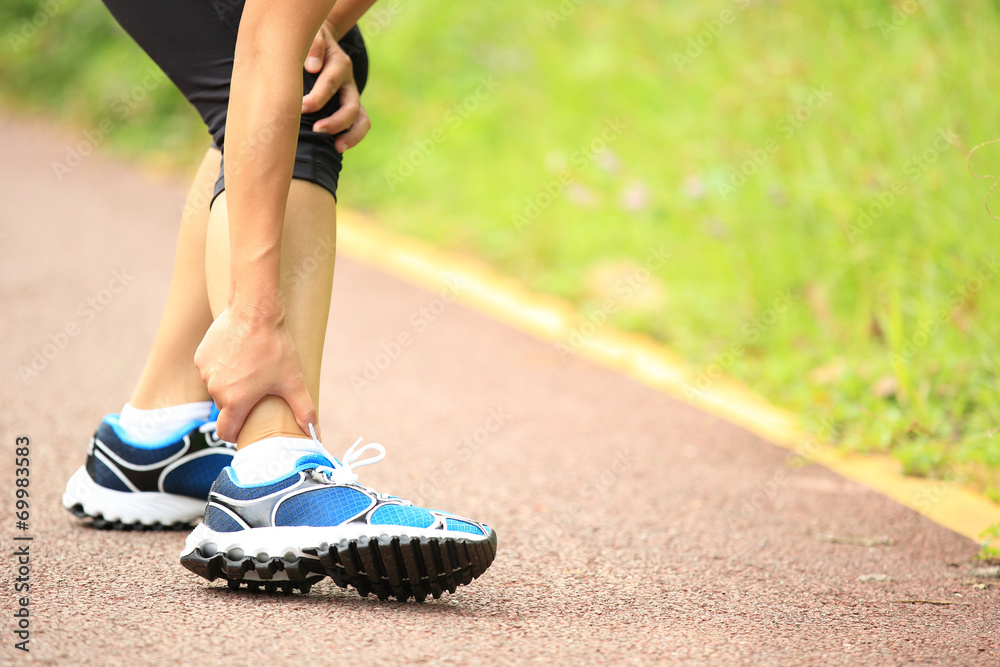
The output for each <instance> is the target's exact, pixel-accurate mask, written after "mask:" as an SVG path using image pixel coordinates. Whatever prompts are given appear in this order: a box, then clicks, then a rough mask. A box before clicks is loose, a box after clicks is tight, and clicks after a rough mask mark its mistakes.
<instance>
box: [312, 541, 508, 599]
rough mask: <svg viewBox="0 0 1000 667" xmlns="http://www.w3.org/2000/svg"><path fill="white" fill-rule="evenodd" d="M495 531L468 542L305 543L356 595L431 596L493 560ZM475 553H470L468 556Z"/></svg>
mask: <svg viewBox="0 0 1000 667" xmlns="http://www.w3.org/2000/svg"><path fill="white" fill-rule="evenodd" d="M495 545H496V533H491V534H490V537H489V539H487V540H480V541H477V542H473V541H471V540H465V539H455V538H444V539H441V538H411V539H409V540H403V539H401V538H397V537H394V538H391V539H388V540H386V539H382V540H379V539H376V538H366V539H363V540H348V541H345V542H342V543H340V544H338V545H333V546H331V545H321V546H320V547H319V548H317V549H306V550H305V553H307V554H309V555H312V556H315V557H316V558H317V559H318V561H319V563H320V565H322V567H323V569H324V571H325V572H326V574H327V575H328V576H329V577H330V578H331V579H333V580H334V583H336V584H337V585H338V586H340V587H341V588H347V587H348V586H353V587H354V588H355V589H356V590H357V591H358V593H360V594H361V595H362V596H368V595H369V594H370V593H374V594H375V595H376V596H377V597H378V598H379V599H381V600H386V599H389V598H396V599H397V600H400V601H404V600H408V599H410V598H413V599H415V600H417V601H421V602H422V601H423V600H425V599H426V598H427V596H428V595H430V596H432V597H433V598H435V599H437V598H440V597H441V595H443V594H444V592H445V591H448V592H449V593H454V592H455V590H456V589H457V588H458V586H459V585H464V584H468V583H470V582H472V580H473V579H476V578H477V577H479V575H481V574H482V573H483V572H485V571H486V569H487V568H488V567H489V566H490V565H491V564H492V563H493V559H494V557H495V555H496V546H495ZM473 554H475V556H473Z"/></svg>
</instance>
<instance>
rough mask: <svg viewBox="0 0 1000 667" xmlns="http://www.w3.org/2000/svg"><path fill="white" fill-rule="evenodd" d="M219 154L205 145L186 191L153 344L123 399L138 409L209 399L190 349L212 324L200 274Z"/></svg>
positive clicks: (196, 345)
mask: <svg viewBox="0 0 1000 667" xmlns="http://www.w3.org/2000/svg"><path fill="white" fill-rule="evenodd" d="M220 160H221V154H220V153H219V151H218V150H216V149H215V148H210V149H209V150H208V152H207V153H206V154H205V157H204V159H203V160H202V162H201V166H200V167H199V168H198V172H197V174H196V175H195V179H194V183H193V184H192V185H191V189H190V191H189V192H188V196H187V202H186V203H185V205H184V213H183V215H182V216H181V229H180V234H179V236H178V239H177V255H176V257H175V259H174V273H173V277H172V278H171V281H170V292H169V293H168V295H167V304H166V306H165V307H164V310H163V316H162V318H161V319H160V327H159V329H158V330H157V332H156V339H155V341H154V342H153V349H152V350H151V351H150V353H149V358H148V359H147V361H146V366H145V368H144V369H143V371H142V375H141V376H140V378H139V384H138V385H136V388H135V391H133V392H132V397H131V398H130V399H129V403H130V404H131V405H132V406H133V407H135V408H139V409H142V410H153V409H158V408H165V407H169V406H174V405H181V404H184V403H193V402H196V401H207V400H210V397H209V395H208V391H207V390H206V389H205V385H204V384H203V383H202V381H201V375H200V374H199V373H198V369H197V368H196V367H195V365H194V351H195V350H196V349H197V348H198V344H199V343H201V339H202V338H203V337H204V336H205V331H207V330H208V327H209V326H210V325H211V324H212V310H211V308H210V307H209V301H208V287H207V284H206V280H205V236H206V233H207V230H208V219H209V202H210V201H211V199H212V189H213V188H214V187H215V181H216V179H217V178H218V176H219V162H220Z"/></svg>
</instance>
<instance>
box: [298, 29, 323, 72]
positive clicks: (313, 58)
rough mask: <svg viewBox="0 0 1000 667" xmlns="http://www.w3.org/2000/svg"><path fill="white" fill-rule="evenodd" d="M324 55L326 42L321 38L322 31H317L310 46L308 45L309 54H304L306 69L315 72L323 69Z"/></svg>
mask: <svg viewBox="0 0 1000 667" xmlns="http://www.w3.org/2000/svg"><path fill="white" fill-rule="evenodd" d="M300 53H301V52H300ZM325 55H326V43H325V41H324V40H323V33H322V32H318V33H316V36H315V37H313V43H312V46H310V47H309V55H307V56H306V71H307V72H311V73H313V74H315V73H316V72H318V71H320V70H321V69H323V56H325Z"/></svg>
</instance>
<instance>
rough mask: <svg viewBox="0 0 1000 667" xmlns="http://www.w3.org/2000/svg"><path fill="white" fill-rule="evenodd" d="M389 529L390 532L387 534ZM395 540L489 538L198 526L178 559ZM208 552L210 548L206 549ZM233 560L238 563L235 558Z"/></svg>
mask: <svg viewBox="0 0 1000 667" xmlns="http://www.w3.org/2000/svg"><path fill="white" fill-rule="evenodd" d="M387 528H392V529H393V530H392V532H391V533H389V532H386V529H387ZM394 537H398V538H400V540H403V541H406V540H408V539H410V538H414V537H433V538H439V539H440V538H451V539H460V540H469V541H480V540H486V539H488V536H486V535H483V536H481V537H480V536H477V535H472V534H471V533H465V532H462V531H455V530H442V529H440V528H438V529H434V528H411V527H409V526H370V525H367V524H359V523H349V524H346V525H343V526H321V527H316V526H272V527H267V528H249V529H246V530H238V531H234V532H231V533H222V532H216V531H214V530H212V529H211V528H209V527H208V526H206V525H205V524H199V525H198V526H195V529H194V530H193V531H191V534H190V535H188V537H187V540H185V541H184V551H182V552H181V558H183V557H184V556H187V555H188V554H190V553H192V552H193V551H194V550H195V549H198V548H200V547H203V546H206V545H214V547H215V549H214V551H216V552H221V553H228V552H229V551H231V550H233V549H239V550H241V551H242V552H243V554H244V556H250V557H257V558H259V559H260V560H267V559H268V558H281V557H284V556H286V555H291V556H294V557H296V558H315V556H310V555H308V554H305V553H303V549H315V548H317V547H319V545H321V544H323V543H324V542H325V543H327V544H329V545H331V546H335V545H337V544H339V543H341V542H346V541H348V540H362V541H363V540H364V539H371V538H375V539H378V540H380V541H386V542H388V541H389V540H391V539H392V538H394ZM209 551H211V549H210V550H209ZM234 560H239V559H238V558H236V559H234Z"/></svg>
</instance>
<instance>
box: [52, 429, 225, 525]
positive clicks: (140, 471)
mask: <svg viewBox="0 0 1000 667" xmlns="http://www.w3.org/2000/svg"><path fill="white" fill-rule="evenodd" d="M217 415H218V411H217V410H213V412H212V416H211V417H210V418H209V421H205V422H202V421H197V422H191V423H190V424H188V425H186V426H184V427H183V428H181V429H179V430H178V432H177V433H176V434H174V435H173V436H170V437H167V438H165V439H164V441H163V442H160V443H156V444H152V445H145V444H144V445H135V444H132V443H130V442H128V440H127V436H126V435H125V433H124V431H123V430H122V428H121V426H119V424H118V415H116V414H111V415H107V416H106V417H105V418H104V420H103V421H102V422H101V425H100V426H98V427H97V432H96V433H94V437H93V438H91V440H90V447H89V448H88V449H87V463H86V465H84V466H82V467H81V468H80V469H79V470H77V471H76V473H74V474H73V476H72V477H71V478H70V480H69V482H68V483H67V484H66V491H65V492H64V493H63V498H62V502H63V507H65V508H66V509H68V510H69V511H70V512H72V513H73V514H74V515H76V516H77V517H79V518H81V519H90V521H91V524H92V525H93V526H94V527H95V528H111V529H115V530H133V529H134V530H163V529H177V528H190V527H191V526H192V525H193V524H194V522H195V521H196V520H197V519H199V518H201V516H202V514H204V512H205V501H206V499H207V498H208V491H209V489H210V488H211V485H212V482H213V481H214V480H215V478H216V477H217V476H218V475H219V471H220V470H222V469H223V468H225V467H226V466H227V465H229V464H230V463H231V462H232V460H233V454H234V453H235V445H232V444H231V443H227V442H225V441H223V440H220V439H219V436H218V433H216V431H215V418H216V416H217Z"/></svg>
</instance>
